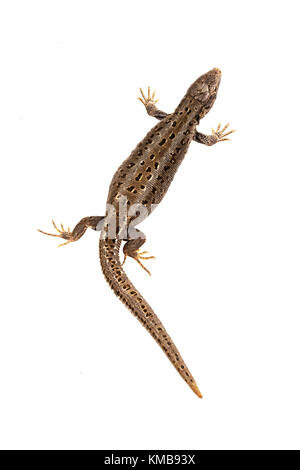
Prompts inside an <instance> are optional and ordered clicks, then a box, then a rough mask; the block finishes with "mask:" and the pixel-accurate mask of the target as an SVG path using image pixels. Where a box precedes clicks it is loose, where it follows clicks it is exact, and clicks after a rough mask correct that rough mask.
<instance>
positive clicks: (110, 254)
mask: <svg viewBox="0 0 300 470" xmlns="http://www.w3.org/2000/svg"><path fill="white" fill-rule="evenodd" d="M120 246H121V241H120V240H110V239H108V240H102V239H101V237H100V243H99V254H100V263H101V267H102V271H103V274H104V276H105V278H106V280H107V282H108V283H109V285H110V287H111V288H112V290H113V291H114V293H115V294H116V296H117V297H119V299H120V300H121V301H122V302H123V303H124V304H125V305H126V307H127V308H128V309H129V310H130V311H131V313H132V314H133V315H134V316H135V317H136V318H137V319H138V320H139V321H140V323H142V325H143V326H144V327H145V328H146V330H148V332H149V333H150V334H151V336H152V337H153V338H154V339H155V341H156V342H157V343H158V345H159V346H160V347H161V349H162V350H163V351H164V353H165V354H166V356H167V357H168V358H169V360H170V361H171V362H172V364H173V366H174V367H175V368H176V369H177V371H178V372H179V374H180V375H181V377H182V378H183V380H184V381H185V382H186V383H187V384H188V386H189V387H190V388H191V389H192V390H193V392H194V393H195V394H196V395H197V396H198V397H199V398H202V394H201V392H200V390H199V388H198V387H197V384H196V382H195V379H194V378H193V376H192V374H191V373H190V371H189V370H188V368H187V366H186V365H185V363H184V361H183V359H182V357H181V355H180V354H179V351H178V349H177V348H176V346H175V344H174V343H173V341H172V339H171V338H170V336H169V335H168V333H167V332H166V330H165V328H164V326H163V324H162V323H161V322H160V320H159V319H158V317H157V316H156V315H155V313H154V311H153V310H152V308H151V307H150V305H149V304H148V303H147V302H146V301H145V299H144V298H143V297H142V296H141V294H140V293H139V292H138V290H137V289H136V288H135V287H134V285H133V284H132V283H131V281H130V280H129V279H128V277H127V276H126V274H125V272H124V270H123V268H122V266H121V262H120V255H119V251H120Z"/></svg>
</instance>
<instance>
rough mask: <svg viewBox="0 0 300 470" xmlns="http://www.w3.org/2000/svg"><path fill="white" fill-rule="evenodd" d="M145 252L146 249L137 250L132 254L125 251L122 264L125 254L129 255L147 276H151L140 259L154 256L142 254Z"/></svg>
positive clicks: (153, 257)
mask: <svg viewBox="0 0 300 470" xmlns="http://www.w3.org/2000/svg"><path fill="white" fill-rule="evenodd" d="M147 253H148V251H140V250H137V251H135V252H134V253H132V254H129V253H128V255H127V254H126V253H125V254H124V260H123V263H122V266H123V264H124V263H125V261H126V258H127V256H130V257H131V258H133V259H135V261H136V262H137V263H138V264H139V265H140V266H141V267H142V268H143V269H144V270H145V271H146V272H147V273H148V274H149V276H151V273H150V271H149V270H148V269H147V268H146V267H145V266H144V265H143V263H141V261H140V260H141V259H155V256H144V255H146V254H147Z"/></svg>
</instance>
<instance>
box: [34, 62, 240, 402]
mask: <svg viewBox="0 0 300 470" xmlns="http://www.w3.org/2000/svg"><path fill="white" fill-rule="evenodd" d="M220 80H221V71H220V70H219V69H217V68H215V69H212V70H210V71H209V72H207V73H206V74H204V75H202V76H200V77H199V78H198V79H197V80H196V81H195V82H194V83H193V84H192V85H191V86H190V87H189V89H188V90H187V92H186V94H185V96H184V97H183V99H182V100H181V101H180V103H179V105H178V106H177V108H176V109H175V111H174V112H173V113H171V114H167V113H165V112H163V111H161V110H159V109H158V108H157V107H156V103H157V101H158V100H156V99H155V92H153V93H151V91H150V87H148V93H147V94H146V95H145V94H144V93H143V91H142V89H140V91H141V97H139V99H140V101H141V102H142V103H143V104H144V105H145V108H146V110H147V113H148V114H149V115H150V116H153V117H155V118H157V119H158V120H159V121H160V122H159V123H158V124H157V125H156V126H154V127H153V128H152V129H151V130H150V131H149V132H148V134H147V135H146V136H145V138H144V139H143V140H142V141H141V142H140V143H139V144H138V145H137V147H136V148H135V149H134V150H133V152H132V153H131V154H130V155H129V157H128V158H127V159H126V160H125V161H124V162H123V163H122V165H121V166H120V167H119V169H118V170H117V171H116V173H115V175H114V177H113V179H112V181H111V184H110V187H109V193H108V198H107V203H108V206H107V207H111V208H112V210H110V211H109V210H107V211H106V215H105V216H92V217H85V218H84V219H82V220H81V221H80V222H79V223H78V224H77V225H76V226H75V228H74V229H73V230H72V231H71V230H70V228H68V229H67V230H65V228H64V226H63V225H61V229H60V228H58V227H57V226H56V225H55V223H54V222H53V225H54V227H55V229H56V230H57V232H58V233H57V234H50V233H47V232H43V231H41V230H39V231H40V232H42V233H44V234H46V235H51V236H55V237H59V238H62V239H63V240H65V242H64V243H62V244H61V245H59V246H62V245H66V244H68V243H70V242H75V241H77V240H79V238H81V237H82V235H83V234H84V233H85V231H86V230H87V228H92V229H94V230H101V234H100V242H99V252H100V263H101V267H102V270H103V273H104V276H105V278H106V280H107V281H108V283H109V285H110V286H111V288H112V289H113V291H114V293H115V294H116V295H117V296H118V297H119V298H120V300H121V301H122V302H123V303H124V304H125V305H126V306H127V307H128V308H129V310H130V311H131V312H132V313H133V315H135V316H136V317H137V319H138V320H139V321H140V322H141V323H142V325H143V326H144V327H145V328H146V329H147V330H148V331H149V333H150V334H151V335H152V337H153V338H154V339H155V340H156V342H157V343H158V344H159V346H160V347H161V348H162V350H163V351H164V352H165V354H166V355H167V357H168V358H169V360H170V361H171V362H172V364H173V365H174V367H175V368H176V369H177V371H178V372H179V374H180V375H181V377H182V378H183V379H184V380H185V381H186V383H187V384H188V385H189V386H190V387H191V389H192V390H193V391H194V392H195V393H196V395H197V396H198V397H200V398H202V394H201V392H200V390H199V388H198V387H197V384H196V382H195V379H194V378H193V376H192V374H191V373H190V371H189V369H188V367H187V366H186V364H185V363H184V361H183V359H182V357H181V355H180V353H179V351H178V349H177V348H176V346H175V344H174V343H173V341H172V339H171V338H170V336H169V335H168V333H167V332H166V330H165V328H164V326H163V325H162V323H161V322H160V320H159V319H158V317H157V316H156V314H155V313H154V311H153V310H152V308H151V307H150V305H149V304H148V303H147V302H146V301H145V299H144V298H143V297H142V295H141V294H140V293H139V292H138V290H137V289H136V288H135V287H134V285H133V284H132V283H131V281H130V280H129V279H128V277H127V276H126V274H125V272H124V270H123V267H122V265H123V264H124V262H123V263H121V261H120V255H119V251H120V247H121V243H122V242H123V241H125V245H124V247H123V252H124V261H125V259H126V257H127V256H129V257H131V258H133V259H135V260H136V261H137V262H138V263H139V264H140V265H141V266H142V267H143V268H144V269H145V270H146V271H147V272H148V273H149V271H148V269H146V268H145V266H144V265H143V264H142V261H141V260H146V259H151V258H153V256H145V255H146V254H147V252H141V251H140V248H141V246H142V245H143V244H144V243H145V240H146V238H145V235H144V234H143V233H142V232H141V231H139V230H137V229H136V228H135V226H136V225H137V224H138V223H139V221H140V220H139V217H137V215H138V216H140V215H141V212H143V214H144V217H145V216H147V215H149V214H150V213H151V210H152V209H153V207H154V206H155V205H157V204H159V203H160V202H161V200H162V199H163V197H164V196H165V194H166V192H167V190H168V188H169V186H170V184H171V182H172V180H173V178H174V175H175V173H176V171H177V169H178V167H179V165H180V164H181V162H182V160H183V158H184V156H185V154H186V152H187V150H188V147H189V145H190V143H191V141H192V140H194V141H196V142H199V143H202V144H205V145H213V144H216V143H217V142H221V141H224V140H229V139H228V135H229V134H231V133H232V132H234V131H233V130H231V131H228V124H227V125H226V126H225V127H223V128H222V129H221V125H220V124H219V125H218V127H217V129H216V130H215V131H214V130H212V134H211V135H205V134H202V133H200V132H198V131H197V130H196V127H197V125H198V124H199V121H200V119H202V118H203V117H204V116H205V115H206V114H207V113H208V111H209V110H210V109H211V107H212V106H213V104H214V102H215V99H216V96H217V92H218V88H219V84H220ZM121 200H122V202H123V203H124V201H126V202H125V204H126V207H127V208H128V211H127V212H126V211H125V216H124V211H123V209H122V211H123V212H122V217H121V209H120V202H121ZM136 204H138V208H140V209H139V210H135V211H132V210H131V209H132V207H135V208H136V206H134V205H136ZM126 207H125V209H126ZM141 209H143V210H141ZM130 211H131V212H130ZM145 214H146V215H145ZM121 218H122V220H121ZM111 227H113V228H114V230H112V231H111V232H110V228H111ZM128 227H129V228H130V227H131V230H130V229H128ZM111 234H113V235H111ZM149 274H150V273H149Z"/></svg>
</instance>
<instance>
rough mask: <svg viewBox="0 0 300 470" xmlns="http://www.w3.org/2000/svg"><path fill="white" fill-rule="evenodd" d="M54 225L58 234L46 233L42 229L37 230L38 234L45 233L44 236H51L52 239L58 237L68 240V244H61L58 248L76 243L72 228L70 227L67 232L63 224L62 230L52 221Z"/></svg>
mask: <svg viewBox="0 0 300 470" xmlns="http://www.w3.org/2000/svg"><path fill="white" fill-rule="evenodd" d="M52 224H53V227H54V228H55V230H56V231H57V232H58V233H48V232H44V231H43V230H40V229H37V230H38V232H40V233H43V234H44V235H49V236H50V237H57V238H62V239H63V240H67V241H66V242H64V243H61V244H60V245H58V247H60V246H64V245H67V244H68V243H71V242H73V241H74V240H73V236H72V232H71V230H70V227H68V230H65V228H64V226H63V224H61V230H60V229H59V228H58V227H57V226H56V224H55V222H54V220H52Z"/></svg>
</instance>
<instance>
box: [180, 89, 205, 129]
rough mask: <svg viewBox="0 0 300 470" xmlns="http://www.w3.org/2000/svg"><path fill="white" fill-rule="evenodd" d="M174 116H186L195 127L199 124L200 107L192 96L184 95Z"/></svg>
mask: <svg viewBox="0 0 300 470" xmlns="http://www.w3.org/2000/svg"><path fill="white" fill-rule="evenodd" d="M174 114H175V115H179V116H181V115H184V114H185V115H188V116H189V118H190V119H191V120H195V125H198V124H199V121H200V117H201V107H200V105H199V102H198V101H196V100H195V99H194V98H193V97H192V96H189V95H185V96H184V97H183V98H182V100H181V101H180V103H179V105H178V106H177V108H176V109H175V111H174Z"/></svg>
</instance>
